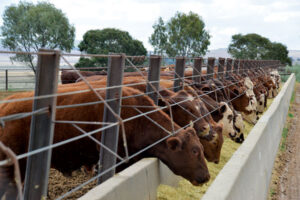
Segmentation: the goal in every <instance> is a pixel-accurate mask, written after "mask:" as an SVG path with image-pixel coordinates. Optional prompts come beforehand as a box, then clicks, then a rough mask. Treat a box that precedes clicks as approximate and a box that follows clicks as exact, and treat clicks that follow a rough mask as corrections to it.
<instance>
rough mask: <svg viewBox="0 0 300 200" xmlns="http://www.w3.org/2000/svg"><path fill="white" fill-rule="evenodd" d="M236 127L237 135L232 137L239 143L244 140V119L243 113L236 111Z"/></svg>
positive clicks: (234, 119)
mask: <svg viewBox="0 0 300 200" xmlns="http://www.w3.org/2000/svg"><path fill="white" fill-rule="evenodd" d="M233 124H234V129H235V130H236V137H235V138H232V139H233V140H234V141H235V142H237V143H242V142H243V141H244V133H243V131H244V129H245V125H244V121H243V117H242V115H241V113H238V112H235V113H234V118H233Z"/></svg>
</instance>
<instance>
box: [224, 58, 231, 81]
mask: <svg viewBox="0 0 300 200" xmlns="http://www.w3.org/2000/svg"><path fill="white" fill-rule="evenodd" d="M230 73H232V59H231V58H227V60H226V72H225V76H226V77H228V76H229V75H230Z"/></svg>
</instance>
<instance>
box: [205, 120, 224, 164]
mask: <svg viewBox="0 0 300 200" xmlns="http://www.w3.org/2000/svg"><path fill="white" fill-rule="evenodd" d="M211 126H212V128H211V129H210V133H209V134H207V135H202V136H200V142H201V144H202V145H203V147H204V156H205V158H206V160H207V161H208V162H214V163H215V164H218V163H219V161H220V156H221V149H222V145H223V142H224V139H223V134H222V129H223V128H222V125H218V124H212V125H211Z"/></svg>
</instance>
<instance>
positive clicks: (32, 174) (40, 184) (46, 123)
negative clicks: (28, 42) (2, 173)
mask: <svg viewBox="0 0 300 200" xmlns="http://www.w3.org/2000/svg"><path fill="white" fill-rule="evenodd" d="M39 52H49V53H53V54H52V55H38V65H37V70H36V83H35V94H34V95H35V96H40V95H49V94H55V93H56V92H57V83H58V70H59V59H60V51H56V50H46V49H40V50H39ZM45 107H46V108H48V109H49V112H50V114H49V113H45V114H39V115H33V116H32V119H31V127H30V140H29V149H28V150H29V151H32V150H35V149H39V148H42V147H45V146H49V145H51V144H52V142H53V135H54V124H53V123H52V121H53V120H55V111H56V97H49V98H46V99H35V100H34V102H33V111H34V110H38V109H41V108H45ZM51 153H52V151H51V150H48V151H44V152H41V153H39V154H35V155H33V156H30V157H28V159H27V168H26V175H25V187H24V199H25V200H31V199H46V198H47V189H48V176H49V168H50V162H51Z"/></svg>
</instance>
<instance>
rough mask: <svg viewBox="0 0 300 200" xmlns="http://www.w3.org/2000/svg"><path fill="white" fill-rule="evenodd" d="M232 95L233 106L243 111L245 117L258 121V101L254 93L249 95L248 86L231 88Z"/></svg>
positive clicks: (252, 121) (247, 119) (253, 121)
mask: <svg viewBox="0 0 300 200" xmlns="http://www.w3.org/2000/svg"><path fill="white" fill-rule="evenodd" d="M230 90H231V91H230V97H231V99H233V101H232V105H233V107H234V108H235V109H236V110H237V111H240V112H241V113H242V116H243V119H245V120H246V121H247V122H249V123H252V124H255V123H256V122H257V112H256V107H257V101H256V98H255V96H254V95H250V96H249V95H248V94H247V92H244V91H246V90H247V89H246V87H239V88H236V87H235V88H230Z"/></svg>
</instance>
